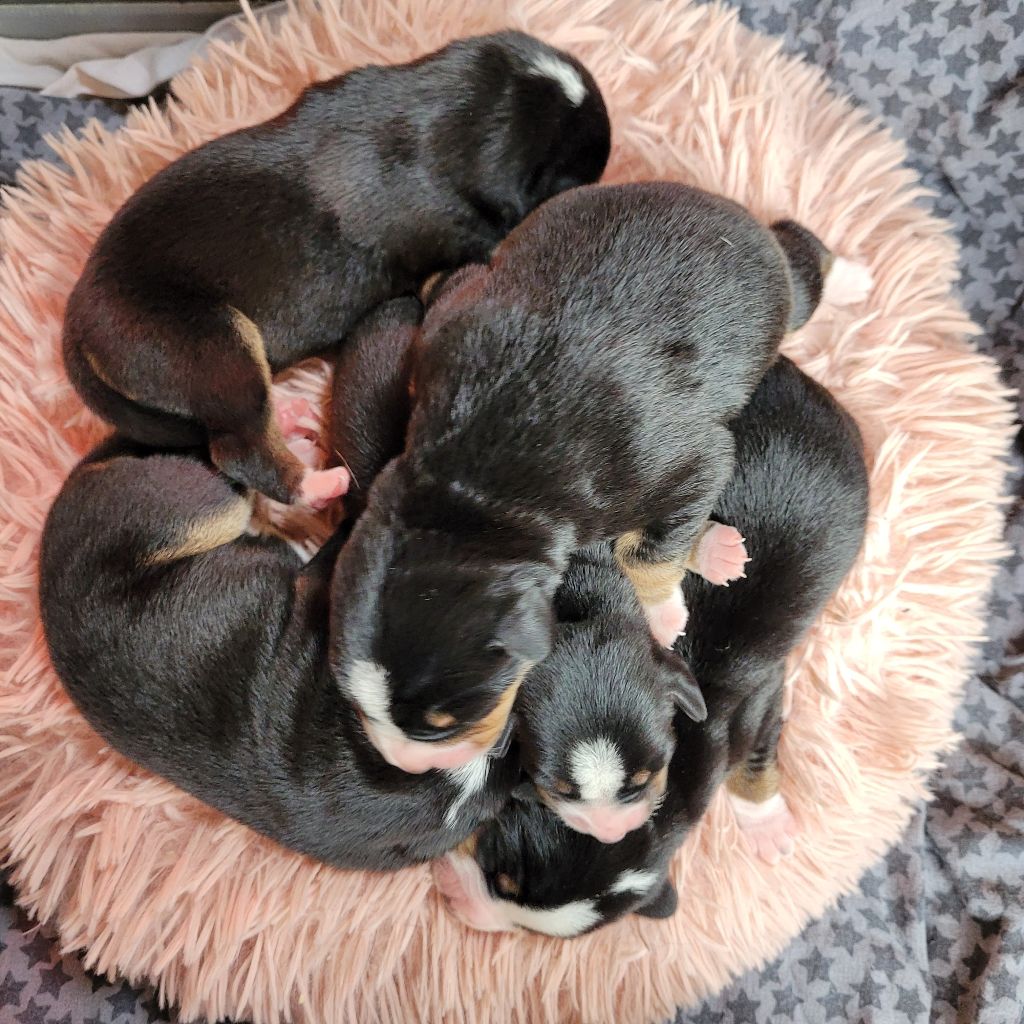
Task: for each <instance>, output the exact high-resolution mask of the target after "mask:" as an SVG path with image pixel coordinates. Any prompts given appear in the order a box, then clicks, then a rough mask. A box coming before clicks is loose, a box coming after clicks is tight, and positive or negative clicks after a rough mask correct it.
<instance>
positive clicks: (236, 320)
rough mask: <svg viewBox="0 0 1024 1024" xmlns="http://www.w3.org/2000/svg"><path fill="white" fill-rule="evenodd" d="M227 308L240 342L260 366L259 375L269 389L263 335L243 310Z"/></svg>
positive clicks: (269, 376) (268, 373)
mask: <svg viewBox="0 0 1024 1024" xmlns="http://www.w3.org/2000/svg"><path fill="white" fill-rule="evenodd" d="M228 309H229V310H230V311H231V321H232V323H233V324H234V325H235V330H236V331H237V332H238V338H239V340H240V341H241V342H242V345H243V346H244V348H245V350H246V352H248V353H249V355H251V356H252V358H253V361H254V362H255V363H256V365H257V366H258V367H259V368H260V375H261V376H262V377H263V379H264V380H265V381H266V382H267V388H268V389H269V387H270V379H271V374H270V363H269V362H268V360H267V347H266V345H265V344H264V343H263V335H262V334H260V329H259V328H258V327H257V326H256V325H255V324H254V323H253V322H252V320H250V319H249V318H248V317H247V316H246V315H245V314H244V313H243V312H241V311H240V310H237V309H235V307H234V306H229V307H228Z"/></svg>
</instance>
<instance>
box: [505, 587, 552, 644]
mask: <svg viewBox="0 0 1024 1024" xmlns="http://www.w3.org/2000/svg"><path fill="white" fill-rule="evenodd" d="M554 631H555V616H554V609H553V608H552V602H551V598H550V596H548V594H547V593H546V592H545V590H544V588H543V587H541V586H540V585H539V584H536V583H534V584H530V585H528V586H526V587H524V588H523V589H522V591H520V593H519V595H518V596H517V597H516V601H515V604H514V605H513V606H512V608H511V609H510V610H509V612H508V613H507V614H506V615H505V617H504V618H503V619H502V620H501V621H500V622H499V623H498V628H497V630H496V631H495V636H494V640H495V642H496V643H499V644H501V645H502V647H504V648H505V649H506V650H507V651H508V652H509V653H510V654H512V655H514V656H515V657H517V658H519V659H520V660H521V661H528V662H530V663H531V664H536V663H537V662H538V661H543V659H544V658H546V657H547V656H548V653H549V652H550V651H551V642H552V639H553V637H554Z"/></svg>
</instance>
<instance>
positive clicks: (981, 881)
mask: <svg viewBox="0 0 1024 1024" xmlns="http://www.w3.org/2000/svg"><path fill="white" fill-rule="evenodd" d="M735 6H736V7H737V8H738V9H739V13H740V17H741V18H742V20H743V21H744V22H745V23H746V24H748V25H750V26H751V27H753V28H756V29H759V30H761V31H764V32H769V33H774V34H781V35H783V36H784V39H785V45H786V48H787V49H788V50H789V51H790V52H793V53H799V54H802V55H803V56H804V57H806V58H807V59H808V60H810V61H813V62H814V63H817V64H819V65H821V66H822V67H823V68H825V70H826V71H827V72H828V73H829V74H830V75H831V76H832V78H833V80H834V82H835V83H836V86H837V88H839V89H840V90H842V91H845V92H846V93H848V94H849V95H850V96H852V97H853V98H854V99H855V100H857V101H858V102H860V103H861V104H863V105H864V106H865V107H867V108H868V109H869V110H870V111H872V113H874V114H876V115H877V116H878V117H879V118H881V119H882V120H883V121H885V122H886V123H887V124H888V125H889V126H890V127H891V128H892V129H893V131H895V132H896V133H897V134H898V135H899V136H900V137H902V138H903V139H904V140H905V141H906V143H907V146H908V148H909V151H910V160H911V162H912V163H913V165H914V166H915V167H916V168H917V169H918V170H919V171H920V173H921V176H922V177H923V179H924V181H925V182H926V184H927V185H928V186H929V187H930V188H931V189H933V190H934V191H935V193H936V198H935V200H934V205H935V209H936V210H937V212H938V213H939V214H941V215H942V216H944V217H947V218H948V219H949V220H950V221H951V222H952V223H953V225H954V227H955V230H956V232H957V235H958V236H959V239H960V242H961V245H962V247H963V249H962V257H961V266H962V280H961V290H962V294H963V297H964V301H965V303H966V305H967V307H968V309H969V310H970V312H971V314H972V315H973V317H974V318H975V320H976V321H977V322H978V324H979V325H981V326H982V327H983V328H984V330H985V334H984V337H983V338H982V339H981V340H980V342H979V344H980V346H981V347H982V348H983V349H984V350H985V351H988V352H991V353H992V355H993V356H995V358H996V359H998V360H999V362H1000V364H1001V365H1002V367H1003V369H1004V372H1005V375H1006V378H1007V380H1008V381H1009V382H1010V383H1012V384H1013V385H1014V386H1015V387H1017V388H1018V389H1019V387H1020V385H1021V383H1022V379H1024V310H1022V306H1024V2H1022V0H989V2H987V3H975V2H973V0H970V2H958V0H839V2H829V0H741V2H737V3H735ZM90 116H100V117H103V118H104V119H105V120H108V121H113V120H116V119H117V117H118V116H119V114H118V112H117V111H116V110H112V109H111V108H109V107H105V106H102V105H100V104H87V103H82V102H77V101H76V102H65V101H57V100H48V99H45V98H42V97H37V96H32V95H29V94H26V93H20V92H15V91H13V90H0V179H6V180H9V179H10V177H11V175H12V174H13V170H14V168H15V166H16V165H17V164H18V163H19V162H20V161H21V160H22V159H25V158H28V157H33V156H39V155H43V153H44V147H43V146H42V143H41V140H40V136H41V134H42V133H45V132H48V131H51V130H53V129H54V128H56V127H58V126H59V125H61V124H69V125H70V126H71V127H73V128H77V127H80V126H81V125H82V123H83V121H84V120H85V119H86V118H87V117H90ZM1022 463H1024V460H1022V459H1021V458H1020V456H1019V454H1018V457H1017V458H1016V460H1015V467H1014V476H1013V487H1014V492H1015V493H1017V494H1019V491H1020V481H1021V478H1022V472H1021V466H1022ZM1007 529H1008V535H1009V538H1010V540H1011V542H1012V543H1013V546H1014V548H1015V551H1016V552H1018V553H1017V554H1015V555H1014V556H1013V557H1012V558H1011V559H1010V560H1009V561H1008V562H1007V564H1006V565H1005V566H1004V567H1003V570H1002V572H1001V573H1000V576H999V579H998V582H997V586H996V589H995V593H994V596H993V598H992V602H991V611H990V634H991V640H990V642H989V643H988V644H987V645H986V647H985V649H984V651H983V652H982V655H981V657H980V658H979V661H978V665H977V668H976V675H974V676H973V678H972V679H971V680H970V682H969V685H968V689H967V696H966V700H965V702H964V705H963V707H962V709H961V712H960V714H959V725H960V728H961V730H962V731H963V735H964V742H963V744H962V746H961V748H960V749H959V750H958V751H956V753H954V754H953V755H952V756H950V757H949V758H948V759H947V763H946V766H945V767H944V768H943V769H942V770H941V771H939V772H938V773H937V775H936V777H935V779H934V784H933V789H934V792H935V800H934V801H933V802H932V803H931V804H929V805H928V806H927V807H922V808H921V809H920V810H919V811H918V813H917V814H916V815H915V817H914V820H913V822H912V823H911V825H910V828H909V829H908V831H907V834H906V836H905V837H904V839H903V841H902V842H901V843H900V844H899V846H898V847H896V848H895V849H894V850H893V851H892V852H891V853H890V854H889V856H888V857H887V858H886V859H885V861H884V862H883V863H881V864H880V865H878V867H876V868H875V869H874V870H872V871H871V872H869V873H868V874H867V875H866V876H865V878H864V879H863V881H862V882H861V885H860V887H859V890H858V891H857V892H856V893H854V894H853V895H851V896H848V897H846V898H845V899H843V900H841V901H840V903H839V904H838V906H837V907H835V908H834V910H832V911H831V912H830V913H829V914H827V915H826V916H825V918H823V919H822V920H821V921H818V922H816V923H815V924H813V925H811V926H810V927H809V928H807V930H806V931H805V932H804V934H803V935H801V936H800V937H799V938H798V939H796V940H795V941H794V942H793V944H792V945H791V946H790V947H789V949H788V950H787V951H786V952H785V953H784V954H783V955H782V956H781V957H780V958H779V959H778V960H777V961H776V962H775V963H773V964H771V965H770V966H769V967H768V968H767V969H766V970H763V971H757V972H751V973H750V974H748V975H746V976H745V977H743V978H741V979H739V980H738V981H737V982H736V983H735V984H733V985H731V986H729V988H727V989H726V990H725V991H724V992H722V993H721V994H720V995H718V996H716V997H715V998H713V999H710V1000H708V1001H707V1002H706V1003H705V1004H704V1005H703V1006H701V1007H699V1008H696V1009H692V1010H689V1011H685V1012H681V1013H680V1014H679V1016H678V1018H677V1024H698V1022H699V1024H732V1022H735V1024H747V1022H751V1024H752V1022H757V1024H769V1022H770V1024H845V1022H851V1024H852V1022H856V1024H861V1022H878V1024H928V1022H942V1024H946V1022H953V1021H956V1022H963V1024H967V1022H980V1024H1020V1022H1022V1021H1024V1011H1022V1006H1024V564H1022V559H1021V556H1020V554H1019V551H1020V550H1021V548H1022V544H1021V540H1022V536H1024V512H1022V509H1021V507H1020V502H1019V500H1018V501H1017V502H1016V503H1015V504H1014V505H1013V506H1012V507H1011V508H1010V509H1009V512H1008V522H1007ZM169 1019H172V1018H171V1017H170V1016H169V1015H168V1014H166V1013H164V1012H161V1011H159V1010H158V1009H157V1008H156V1006H155V1003H154V1001H153V999H152V996H151V995H148V994H145V993H141V994H140V993H137V992H135V991H133V990H132V989H131V988H130V987H129V986H128V985H126V984H120V983H119V984H116V985H111V984H109V983H108V982H106V981H105V980H103V979H100V978H96V977H93V976H91V975H89V974H87V973H86V972H85V971H84V970H83V969H82V967H81V965H80V963H79V961H78V959H77V958H76V957H74V956H70V957H61V956H59V955H58V953H57V950H56V946H55V944H54V942H53V938H52V935H51V934H50V933H49V932H48V931H47V930H46V929H38V928H35V929H34V928H33V927H32V924H31V922H29V921H28V920H27V919H26V917H25V916H24V915H23V914H22V913H20V912H19V911H18V910H17V909H16V908H14V906H13V894H12V893H11V892H10V891H9V890H8V889H7V888H6V887H4V888H2V890H0V1024H15V1022H17V1024H100V1022H103V1024H128V1022H139V1024H144V1022H151V1021H166V1020H169ZM331 1024H333V1022H331ZM339 1024H340V1022H339ZM396 1024H397V1022H396ZM403 1024H404V1022H403ZM536 1024H543V1022H536Z"/></svg>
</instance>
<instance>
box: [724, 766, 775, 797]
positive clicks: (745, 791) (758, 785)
mask: <svg viewBox="0 0 1024 1024" xmlns="http://www.w3.org/2000/svg"><path fill="white" fill-rule="evenodd" d="M725 785H726V787H727V788H728V790H729V792H730V793H734V794H735V795H736V796H738V797H741V798H742V799H744V800H749V801H750V802H751V803H754V804H763V803H764V802H765V800H770V799H771V798H772V797H773V796H775V794H776V793H778V791H779V766H778V765H777V764H776V763H775V762H774V761H771V762H769V763H768V764H766V765H765V766H764V767H763V768H760V769H758V770H757V771H751V770H750V769H749V768H748V767H747V765H745V764H740V765H737V766H736V767H735V768H734V769H733V770H732V771H731V772H730V773H729V778H728V779H726V783H725Z"/></svg>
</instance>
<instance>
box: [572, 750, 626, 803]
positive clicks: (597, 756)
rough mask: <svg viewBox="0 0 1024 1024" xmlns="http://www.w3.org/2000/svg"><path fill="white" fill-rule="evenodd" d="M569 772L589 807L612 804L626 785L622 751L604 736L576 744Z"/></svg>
mask: <svg viewBox="0 0 1024 1024" xmlns="http://www.w3.org/2000/svg"><path fill="white" fill-rule="evenodd" d="M569 771H570V773H571V774H572V779H573V782H575V783H576V785H577V786H579V790H580V798H581V799H582V800H584V801H586V802H587V803H593V804H601V803H612V802H614V800H615V799H616V797H617V796H618V792H619V790H620V789H622V786H623V784H624V783H625V781H626V769H625V767H624V766H623V763H622V755H621V754H620V753H619V748H618V747H617V746H616V745H615V744H614V743H613V742H612V741H611V740H610V739H607V738H606V737H604V736H599V737H598V738H597V739H596V740H584V741H583V742H582V743H577V744H576V746H575V747H573V749H572V752H571V753H570V754H569Z"/></svg>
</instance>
